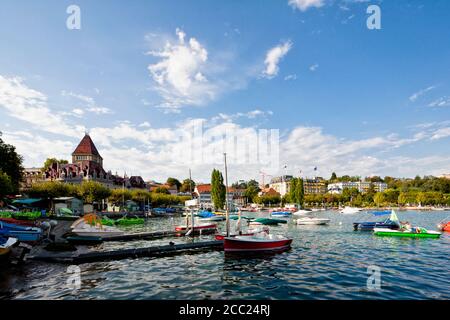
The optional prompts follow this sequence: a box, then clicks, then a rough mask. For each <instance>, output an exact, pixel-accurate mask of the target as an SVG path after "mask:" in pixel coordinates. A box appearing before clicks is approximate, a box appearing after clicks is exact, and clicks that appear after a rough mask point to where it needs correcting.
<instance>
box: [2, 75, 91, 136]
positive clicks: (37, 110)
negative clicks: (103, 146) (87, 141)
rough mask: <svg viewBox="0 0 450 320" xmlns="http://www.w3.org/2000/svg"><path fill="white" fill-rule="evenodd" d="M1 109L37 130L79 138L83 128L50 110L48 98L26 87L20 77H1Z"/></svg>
mask: <svg viewBox="0 0 450 320" xmlns="http://www.w3.org/2000/svg"><path fill="white" fill-rule="evenodd" d="M0 107H2V108H4V109H5V110H6V111H7V112H8V115H9V116H11V117H14V118H16V119H20V120H22V121H25V122H27V123H29V124H31V125H33V126H34V127H35V128H36V129H39V130H43V131H47V132H51V133H56V134H62V135H66V136H72V137H73V136H77V133H79V132H80V131H81V132H83V131H84V130H85V128H84V127H83V126H71V125H69V124H67V123H66V122H65V119H64V118H63V116H62V115H61V114H59V113H57V112H54V111H52V110H50V108H49V107H48V99H47V96H46V95H44V94H43V93H41V92H39V91H36V90H33V89H31V88H29V87H27V86H26V84H25V83H24V80H23V79H22V78H19V77H13V78H6V77H3V76H1V75H0Z"/></svg>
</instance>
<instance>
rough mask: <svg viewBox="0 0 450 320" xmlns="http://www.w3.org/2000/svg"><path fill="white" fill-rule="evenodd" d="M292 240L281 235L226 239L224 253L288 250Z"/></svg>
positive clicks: (261, 234) (262, 234) (260, 234)
mask: <svg viewBox="0 0 450 320" xmlns="http://www.w3.org/2000/svg"><path fill="white" fill-rule="evenodd" d="M291 243H292V239H291V238H287V237H284V236H281V235H273V234H264V233H258V234H256V235H253V236H235V237H226V238H225V239H224V243H223V247H224V250H225V252H260V251H279V250H285V249H289V248H290V247H291Z"/></svg>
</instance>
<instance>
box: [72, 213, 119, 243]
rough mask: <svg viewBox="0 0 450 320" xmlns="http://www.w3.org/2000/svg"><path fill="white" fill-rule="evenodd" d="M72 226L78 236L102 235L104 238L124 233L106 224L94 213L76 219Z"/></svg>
mask: <svg viewBox="0 0 450 320" xmlns="http://www.w3.org/2000/svg"><path fill="white" fill-rule="evenodd" d="M70 228H71V229H72V233H74V234H76V235H78V236H92V237H101V238H102V239H107V238H112V237H117V236H122V235H124V233H125V232H124V231H122V230H119V229H117V228H115V227H111V226H105V225H103V224H102V222H101V219H100V218H99V217H98V216H96V215H93V214H89V215H86V216H84V217H82V218H80V219H78V220H77V221H75V222H74V223H73V224H72V225H71V226H70Z"/></svg>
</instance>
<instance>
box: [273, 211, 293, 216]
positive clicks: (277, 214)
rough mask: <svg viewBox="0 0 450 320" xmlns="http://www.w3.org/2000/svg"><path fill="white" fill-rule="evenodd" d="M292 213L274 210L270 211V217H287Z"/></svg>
mask: <svg viewBox="0 0 450 320" xmlns="http://www.w3.org/2000/svg"><path fill="white" fill-rule="evenodd" d="M291 215H292V212H290V211H274V212H272V217H289V216H291Z"/></svg>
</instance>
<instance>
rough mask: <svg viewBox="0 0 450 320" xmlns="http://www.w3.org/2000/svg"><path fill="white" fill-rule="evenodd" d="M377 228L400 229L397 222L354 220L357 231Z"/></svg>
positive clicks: (354, 228)
mask: <svg viewBox="0 0 450 320" xmlns="http://www.w3.org/2000/svg"><path fill="white" fill-rule="evenodd" d="M375 228H384V229H390V230H398V228H399V226H398V225H397V224H389V223H384V222H354V223H353V230H355V231H373V229H375Z"/></svg>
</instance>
